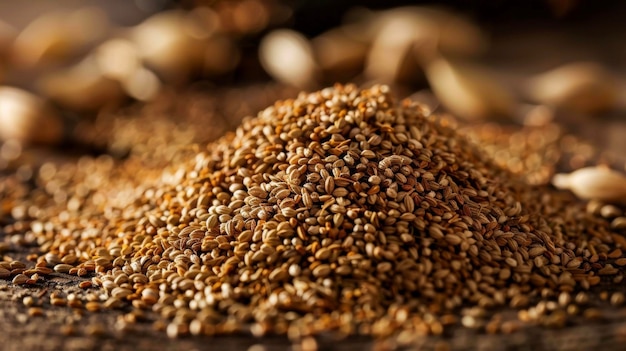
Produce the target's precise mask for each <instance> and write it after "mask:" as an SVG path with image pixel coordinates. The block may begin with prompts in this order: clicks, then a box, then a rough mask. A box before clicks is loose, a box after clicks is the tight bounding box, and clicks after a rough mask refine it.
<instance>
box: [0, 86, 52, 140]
mask: <svg viewBox="0 0 626 351" xmlns="http://www.w3.org/2000/svg"><path fill="white" fill-rule="evenodd" d="M63 128H64V127H63V121H62V119H61V117H60V116H59V115H58V114H57V113H55V112H54V111H53V110H52V109H51V108H50V107H49V106H47V105H46V104H45V102H44V101H43V100H42V99H41V98H39V97H37V96H36V95H33V94H31V93H29V92H27V91H24V90H21V89H18V88H14V87H8V86H0V139H1V140H17V141H19V142H20V143H24V144H56V143H58V142H60V141H61V140H62V138H63V132H64V131H63Z"/></svg>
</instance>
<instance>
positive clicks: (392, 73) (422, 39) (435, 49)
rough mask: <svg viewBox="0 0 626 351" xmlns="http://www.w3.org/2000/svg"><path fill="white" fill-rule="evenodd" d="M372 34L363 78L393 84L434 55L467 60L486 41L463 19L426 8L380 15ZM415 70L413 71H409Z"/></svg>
mask: <svg viewBox="0 0 626 351" xmlns="http://www.w3.org/2000/svg"><path fill="white" fill-rule="evenodd" d="M370 31H372V32H374V33H376V34H375V35H374V37H373V41H372V48H371V50H370V52H369V55H368V57H367V61H366V66H365V75H366V76H367V77H369V78H371V79H377V80H381V81H383V82H393V81H396V80H398V79H400V78H402V77H403V76H404V75H406V74H407V72H409V73H411V72H415V71H416V67H417V64H418V60H417V58H416V57H415V56H414V55H413V54H416V55H417V57H418V58H419V59H420V60H424V59H430V58H431V57H433V55H436V54H437V53H450V54H455V55H461V56H468V55H469V56H471V55H475V54H477V53H479V52H481V51H482V50H483V49H484V48H485V46H486V44H485V43H486V40H485V38H484V36H483V34H482V33H481V31H480V29H478V27H476V26H475V25H474V24H473V23H471V22H470V21H468V20H466V19H465V18H463V17H459V16H457V15H455V14H453V13H450V12H447V11H443V10H439V9H435V8H429V7H417V6H409V7H400V8H395V9H392V10H388V11H384V12H382V13H380V14H379V15H378V16H377V18H375V19H374V20H373V21H372V25H371V28H370ZM411 66H415V67H411Z"/></svg>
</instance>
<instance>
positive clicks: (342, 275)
mask: <svg viewBox="0 0 626 351" xmlns="http://www.w3.org/2000/svg"><path fill="white" fill-rule="evenodd" d="M182 149H184V151H182V152H181V153H180V154H179V155H178V156H176V157H172V158H171V159H170V160H173V161H172V162H171V165H170V166H169V167H166V169H165V170H164V171H159V172H158V176H157V175H156V174H157V172H154V171H151V172H149V173H147V175H150V176H147V177H146V178H142V177H141V175H134V176H135V177H140V178H141V180H142V181H143V182H142V183H141V184H140V186H139V187H137V183H136V181H135V182H133V181H130V179H131V176H130V175H129V174H126V175H125V178H124V177H120V178H119V179H115V178H114V177H113V178H111V177H110V176H109V175H111V174H115V173H113V172H114V171H115V172H120V169H119V168H117V167H114V164H113V163H112V162H111V161H110V160H109V161H107V159H106V158H103V159H99V160H89V159H83V160H81V161H80V168H81V170H80V172H82V173H85V175H87V176H81V177H76V176H74V178H73V177H72V175H71V174H72V172H71V171H65V170H63V169H53V168H52V167H48V168H49V169H45V168H44V169H42V170H41V171H40V172H39V173H40V175H39V178H38V182H41V186H42V187H43V188H53V185H56V186H64V187H65V189H66V190H67V193H66V196H65V197H64V198H63V199H56V200H55V201H56V204H50V203H48V204H47V205H48V207H45V208H44V207H42V206H44V205H46V203H45V201H46V200H45V199H38V200H37V201H35V200H34V199H33V200H31V202H30V203H28V202H26V201H25V202H24V204H22V205H20V206H16V207H13V208H12V209H11V214H12V219H13V221H14V223H13V224H11V225H9V226H5V230H6V232H7V233H9V234H10V235H11V236H14V237H20V232H21V231H24V232H25V234H23V237H24V239H27V238H28V239H30V240H31V241H32V242H36V243H37V245H39V247H40V248H41V250H42V251H43V252H44V253H45V254H43V255H42V256H41V257H40V258H39V259H38V263H37V264H38V265H42V266H47V267H49V268H53V269H54V270H56V271H62V272H68V273H69V274H75V275H81V272H82V273H83V274H94V276H93V278H92V280H91V281H92V285H93V286H95V287H100V288H101V289H102V290H103V292H104V294H102V295H101V296H98V295H93V294H85V295H80V294H76V295H75V296H74V295H71V296H70V295H67V296H64V295H61V294H52V295H51V296H50V299H51V303H52V304H53V305H58V306H65V305H70V304H71V305H74V306H79V305H80V306H83V303H82V302H81V303H79V302H75V301H79V300H81V299H82V300H85V301H89V302H88V303H87V304H85V305H84V306H85V308H87V309H88V310H91V311H98V310H100V309H116V308H120V307H124V306H129V305H132V306H133V311H140V310H142V309H148V308H149V309H152V310H153V311H155V312H157V313H159V314H160V315H161V316H162V317H163V318H164V319H166V320H168V321H169V322H168V323H169V325H166V326H164V325H162V324H159V329H163V330H165V331H166V333H167V335H168V336H170V337H178V336H180V335H185V334H188V333H192V334H194V335H214V334H230V333H238V332H242V331H244V332H250V333H251V334H252V335H255V336H262V335H265V334H268V333H277V334H286V335H288V336H289V337H290V338H292V339H301V338H303V341H306V343H307V344H311V345H313V342H312V341H311V340H312V339H308V338H307V336H309V335H313V334H317V333H321V332H326V331H334V332H337V333H340V334H347V335H352V334H365V335H371V336H377V337H384V336H387V335H390V334H394V333H397V332H400V331H402V330H406V331H408V332H412V333H417V334H423V333H432V334H441V333H443V331H444V329H445V327H446V326H448V325H452V324H454V323H456V321H460V322H461V324H462V325H463V326H466V327H468V328H482V327H483V326H486V325H488V326H489V330H497V329H498V325H496V324H494V323H497V318H495V317H494V318H495V319H493V320H492V321H491V322H490V320H489V318H490V314H491V312H489V309H490V308H496V307H505V306H510V307H512V308H516V309H522V311H521V312H520V314H519V317H520V319H522V320H525V321H535V320H539V321H541V323H545V324H546V325H550V326H562V325H564V323H565V322H566V318H567V314H566V313H565V312H564V311H563V310H559V308H564V307H559V302H560V303H561V304H565V303H566V302H568V301H567V300H571V299H572V298H571V297H570V298H568V297H567V296H568V295H564V294H563V293H564V292H565V293H568V294H570V295H569V296H575V297H574V301H576V302H577V303H579V300H581V301H582V299H583V297H579V296H581V295H580V294H581V291H583V290H587V289H589V288H590V287H591V286H594V285H597V284H599V283H600V276H607V277H612V278H613V279H618V278H619V277H622V273H621V271H620V270H619V269H618V268H615V266H614V265H613V264H612V262H615V263H616V265H617V262H621V261H619V260H620V259H622V258H623V257H622V256H623V254H622V252H621V250H616V248H618V247H619V246H620V245H621V242H620V241H618V239H617V238H619V237H620V235H619V234H617V233H613V232H611V230H610V228H609V225H608V222H607V221H606V220H604V219H602V218H600V217H597V216H596V215H594V214H593V213H588V212H587V211H586V208H585V204H583V203H580V202H579V201H578V200H577V199H576V198H574V197H573V196H572V195H571V194H569V193H567V192H561V191H556V190H554V189H551V188H549V187H547V186H531V185H529V184H528V183H526V182H525V181H524V180H523V179H522V178H519V177H516V176H514V175H512V174H511V173H509V172H508V171H506V170H504V169H502V168H499V167H497V166H496V165H495V164H494V163H493V162H492V161H491V157H490V156H489V155H487V154H485V153H484V151H483V150H482V149H481V146H480V145H479V144H476V143H474V142H472V141H471V140H470V139H469V138H467V137H465V136H463V135H462V134H459V133H457V132H456V131H455V130H454V129H452V128H450V123H449V121H448V120H447V119H445V118H440V117H439V116H436V115H431V114H429V113H428V114H427V113H425V109H422V107H421V106H420V105H418V104H415V103H412V102H411V101H408V100H407V101H405V102H403V103H402V104H400V105H397V104H396V103H395V102H394V100H393V98H392V97H391V96H390V93H389V91H388V88H387V87H385V86H375V87H373V88H371V89H365V90H359V89H357V88H356V87H354V86H351V85H348V86H339V85H338V86H335V87H333V88H328V89H324V90H322V91H319V92H315V93H311V94H305V93H302V94H300V95H299V96H298V97H297V98H296V99H292V100H285V101H279V102H276V103H275V104H274V105H273V106H271V107H269V108H267V109H265V110H263V111H261V112H260V113H259V114H258V116H257V117H256V118H248V119H246V120H244V122H243V123H242V124H241V126H240V127H239V128H237V129H236V131H235V132H233V133H229V134H227V135H226V136H224V137H223V138H221V139H219V140H218V141H216V142H213V143H209V144H208V146H207V147H206V149H203V148H199V147H196V148H182ZM188 149H190V150H188ZM131 160H132V159H131ZM118 174H121V175H124V174H125V173H124V172H120V173H118ZM105 179H106V180H107V181H108V183H106V182H105ZM74 182H75V183H74ZM87 186H89V187H88V188H87ZM104 194H107V195H108V196H104ZM31 196H32V195H31ZM22 207H25V208H22ZM26 208H28V210H27V209H26ZM38 208H39V209H38ZM20 228H22V229H21V230H20ZM581 228H584V230H583V229H581ZM622 240H623V239H622ZM13 266H14V267H13ZM18 266H19V265H17V264H15V265H12V264H8V265H3V266H2V268H4V269H6V270H9V272H10V273H9V274H10V275H11V276H17V274H19V273H16V274H13V270H15V269H17V270H19V269H22V270H24V268H25V267H23V266H22V268H20V267H18ZM22 272H23V271H22ZM22 272H20V273H22ZM27 278H28V277H27ZM622 278H623V277H622ZM30 279H32V277H31V278H30ZM39 279H43V278H39ZM618 280H620V279H618ZM607 296H608V295H607ZM92 302H93V303H92ZM611 302H612V303H613V304H615V305H618V304H621V303H623V297H622V296H620V295H615V297H611ZM96 303H97V304H96ZM580 304H581V305H582V302H580ZM459 310H461V312H460V316H456V315H455V314H456V313H457V311H459ZM588 311H589V310H586V311H585V312H584V314H585V315H589V316H590V317H589V318H591V317H594V316H597V313H596V314H594V313H592V312H588ZM594 318H595V317H594ZM512 329H513V328H512V327H511V326H510V325H507V327H505V325H504V324H502V330H503V331H504V330H512Z"/></svg>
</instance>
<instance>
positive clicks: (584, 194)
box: [552, 166, 626, 202]
mask: <svg viewBox="0 0 626 351" xmlns="http://www.w3.org/2000/svg"><path fill="white" fill-rule="evenodd" d="M552 184H553V185H554V186H555V187H557V188H558V189H568V190H570V191H571V192H573V193H574V195H576V196H577V197H579V198H581V199H593V200H599V201H604V202H624V201H625V200H626V176H624V175H623V174H622V173H620V172H617V171H615V170H612V169H610V168H608V167H604V166H596V167H585V168H581V169H578V170H576V171H574V172H572V173H569V174H564V173H561V174H555V175H554V177H553V178H552Z"/></svg>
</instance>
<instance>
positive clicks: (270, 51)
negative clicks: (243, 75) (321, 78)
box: [259, 29, 319, 88]
mask: <svg viewBox="0 0 626 351" xmlns="http://www.w3.org/2000/svg"><path fill="white" fill-rule="evenodd" d="M259 59H260V60H261V65H263V68H264V69H265V71H266V72H267V73H269V74H270V75H271V76H272V77H273V78H274V79H276V80H277V81H280V82H283V83H286V84H290V85H293V86H295V87H298V88H308V87H311V86H312V85H314V84H315V79H316V75H317V72H318V69H319V68H318V66H317V63H316V62H315V59H314V54H313V49H312V47H311V44H310V43H309V41H308V40H307V39H306V38H305V37H304V36H303V35H302V34H300V33H297V32H295V31H292V30H289V29H279V30H275V31H273V32H271V33H269V34H268V35H266V36H265V37H264V38H263V40H262V41H261V44H260V47H259Z"/></svg>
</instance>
